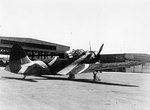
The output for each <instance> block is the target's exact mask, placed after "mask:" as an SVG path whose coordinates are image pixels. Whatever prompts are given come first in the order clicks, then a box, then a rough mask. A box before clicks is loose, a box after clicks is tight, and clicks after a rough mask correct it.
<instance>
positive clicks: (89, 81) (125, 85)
mask: <svg viewBox="0 0 150 110" xmlns="http://www.w3.org/2000/svg"><path fill="white" fill-rule="evenodd" d="M36 77H41V79H40V78H32V79H28V78H26V79H21V78H14V77H2V78H5V79H15V80H19V81H28V82H38V81H37V80H63V81H75V82H84V83H90V84H103V85H111V86H124V87H139V86H136V85H128V84H118V83H109V82H102V81H99V82H96V81H93V80H90V79H68V78H63V77H50V76H36Z"/></svg>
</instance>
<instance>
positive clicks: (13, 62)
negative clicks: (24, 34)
mask: <svg viewBox="0 0 150 110" xmlns="http://www.w3.org/2000/svg"><path fill="white" fill-rule="evenodd" d="M29 62H31V60H30V59H29V58H28V56H27V55H26V52H25V51H24V50H23V48H22V47H21V46H20V45H19V44H17V43H16V44H14V45H13V46H12V48H11V53H10V59H9V68H10V71H11V72H14V73H17V72H18V71H19V70H20V68H21V64H25V63H29Z"/></svg>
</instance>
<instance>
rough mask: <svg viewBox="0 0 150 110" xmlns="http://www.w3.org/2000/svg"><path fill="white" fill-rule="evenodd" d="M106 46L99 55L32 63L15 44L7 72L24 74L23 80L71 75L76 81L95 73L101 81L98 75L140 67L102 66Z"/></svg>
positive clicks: (77, 54)
mask: <svg viewBox="0 0 150 110" xmlns="http://www.w3.org/2000/svg"><path fill="white" fill-rule="evenodd" d="M103 46H104V44H102V46H101V47H100V49H99V51H98V53H97V54H95V52H92V51H83V50H78V51H74V52H73V53H72V56H73V57H71V58H65V59H61V58H58V57H57V56H56V57H54V58H52V59H49V60H48V61H40V60H38V61H32V60H30V59H29V57H28V55H27V54H26V52H25V51H24V49H23V48H22V47H21V45H19V44H14V45H13V46H12V48H11V53H10V59H9V65H8V66H6V68H5V70H7V71H10V72H13V73H16V74H23V76H24V77H23V79H25V78H26V76H29V75H39V76H41V75H69V77H68V78H70V79H74V78H75V75H76V74H78V73H84V72H93V75H94V80H95V81H99V80H100V78H99V77H98V76H97V73H99V72H101V71H104V70H108V69H113V68H120V67H125V66H131V65H138V64H139V62H125V63H119V64H112V65H111V64H106V65H105V64H101V63H100V53H101V51H102V48H103Z"/></svg>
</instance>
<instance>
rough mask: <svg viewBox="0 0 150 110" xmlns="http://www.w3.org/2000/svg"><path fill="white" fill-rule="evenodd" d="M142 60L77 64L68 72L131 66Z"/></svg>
mask: <svg viewBox="0 0 150 110" xmlns="http://www.w3.org/2000/svg"><path fill="white" fill-rule="evenodd" d="M143 63H144V62H139V61H126V62H119V63H118V62H117V63H103V64H101V63H99V64H79V65H78V66H76V67H75V68H74V69H73V70H72V71H70V72H69V73H68V74H67V75H69V74H78V73H88V72H94V71H106V70H110V69H116V68H122V67H131V66H136V65H140V64H143Z"/></svg>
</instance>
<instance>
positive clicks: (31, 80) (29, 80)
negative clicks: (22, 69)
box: [2, 77, 38, 82]
mask: <svg viewBox="0 0 150 110" xmlns="http://www.w3.org/2000/svg"><path fill="white" fill-rule="evenodd" d="M2 78H5V79H15V80H20V81H28V82H38V81H35V80H33V79H21V78H14V77H2Z"/></svg>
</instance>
